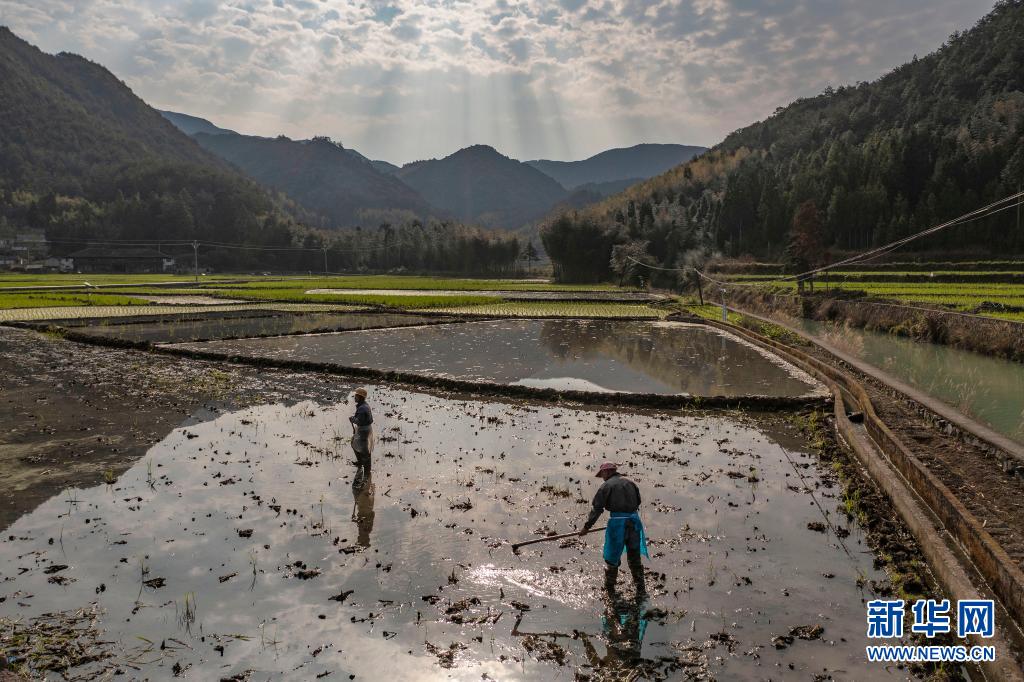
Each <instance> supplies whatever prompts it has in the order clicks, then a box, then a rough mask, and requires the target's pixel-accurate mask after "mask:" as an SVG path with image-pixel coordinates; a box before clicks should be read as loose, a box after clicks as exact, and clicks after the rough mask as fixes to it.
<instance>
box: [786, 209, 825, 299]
mask: <svg viewBox="0 0 1024 682" xmlns="http://www.w3.org/2000/svg"><path fill="white" fill-rule="evenodd" d="M825 259H826V249H825V230H824V227H823V226H822V222H821V213H820V212H819V211H818V205H817V204H816V203H814V201H813V200H810V201H805V202H804V203H802V204H800V206H798V207H797V209H796V215H795V216H793V227H792V228H791V229H790V231H789V241H788V242H787V244H786V269H787V270H788V271H790V272H792V273H793V274H802V273H804V272H807V271H808V270H812V269H813V268H816V267H818V266H820V265H823V264H824V263H825ZM812 277H813V276H812ZM808 279H810V280H811V291H814V280H813V279H811V278H808ZM797 288H798V290H799V291H800V292H801V293H803V289H804V280H803V279H798V280H797Z"/></svg>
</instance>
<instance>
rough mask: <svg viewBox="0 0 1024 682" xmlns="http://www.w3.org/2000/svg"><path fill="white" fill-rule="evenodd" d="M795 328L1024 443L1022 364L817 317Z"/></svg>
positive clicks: (795, 322)
mask: <svg viewBox="0 0 1024 682" xmlns="http://www.w3.org/2000/svg"><path fill="white" fill-rule="evenodd" d="M793 323H794V324H795V325H796V326H797V327H798V328H800V329H802V330H803V331H805V332H807V333H809V334H810V335H811V336H814V337H816V338H820V339H822V340H823V341H826V342H828V343H829V344H831V345H833V346H835V347H836V348H838V349H840V350H842V351H844V352H846V353H849V354H850V355H852V356H854V357H856V358H859V359H861V360H863V361H865V362H867V363H868V364H871V365H874V366H875V367H878V368H879V369H881V370H884V371H885V372H887V373H888V374H891V375H892V376H894V377H896V378H897V379H899V380H900V381H903V382H905V383H907V384H909V385H910V386H913V387H914V388H916V389H918V390H919V391H921V392H922V393H926V394H928V395H930V396H933V397H935V398H938V399H939V400H941V401H943V402H945V403H946V404H947V405H950V406H952V407H955V408H957V409H958V410H960V411H961V412H963V413H965V414H968V415H970V416H972V417H974V418H975V419H977V420H978V421H980V422H982V423H984V424H986V425H987V426H989V427H991V428H992V429H993V430H995V431H998V432H999V433H1001V434H1003V435H1005V436H1008V437H1010V438H1013V439H1014V440H1016V441H1018V442H1024V363H1020V362H1012V361H1010V360H1004V359H1002V358H996V357H991V356H988V355H982V354H980V353H975V352H972V351H968V350H961V349H959V348H953V347H952V346H946V345H941V344H936V343H925V342H920V341H914V340H912V339H908V338H905V337H902V336H896V335H893V334H883V333H880V332H872V331H866V330H864V329H856V328H851V327H847V326H846V325H837V324H831V323H824V322H817V321H815V320H803V319H800V320H795V321H794V322H793Z"/></svg>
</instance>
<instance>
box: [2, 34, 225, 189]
mask: <svg viewBox="0 0 1024 682" xmlns="http://www.w3.org/2000/svg"><path fill="white" fill-rule="evenodd" d="M0 150H2V158H3V163H2V164H0V180H2V181H3V182H4V183H5V185H7V186H11V185H12V184H16V185H17V186H18V187H19V188H22V189H33V190H42V191H45V190H50V189H63V186H65V185H67V186H68V187H70V188H75V187H76V186H77V185H78V184H79V183H80V178H81V177H82V176H85V175H88V174H91V173H93V172H95V170H96V167H97V165H98V166H100V167H101V168H111V167H117V166H121V165H124V164H126V163H131V162H138V161H141V160H144V159H155V158H159V159H162V160H165V161H176V162H189V163H201V164H210V165H215V166H222V165H223V164H220V163H218V162H217V161H215V159H214V157H212V156H210V155H209V154H207V153H205V152H203V151H202V149H200V148H199V146H198V145H196V144H195V143H193V142H192V141H191V140H190V139H188V138H187V137H184V136H183V135H181V133H180V132H179V131H178V130H177V129H176V128H175V127H174V126H172V125H171V124H170V123H168V122H167V121H165V120H164V119H163V117H162V116H160V114H159V113H157V112H156V111H155V110H153V109H151V108H150V107H149V106H147V105H146V103H145V102H143V101H142V100H140V99H138V98H137V97H136V96H135V95H134V94H133V93H132V92H131V90H129V89H128V87H127V86H126V85H125V84H124V83H122V82H121V81H120V80H118V79H117V78H116V77H115V76H114V75H113V74H112V73H110V72H109V71H107V70H106V69H104V68H103V67H101V66H99V65H98V64H95V63H93V62H90V61H89V60H87V59H84V58H83V57H79V56H77V55H73V54H68V53H60V54H58V55H48V54H45V53H43V52H41V51H40V50H38V49H37V48H36V47H34V46H32V45H30V44H29V43H27V42H25V41H24V40H22V39H21V38H19V37H18V36H16V35H14V34H13V33H12V32H11V31H10V30H9V29H7V28H6V27H0Z"/></svg>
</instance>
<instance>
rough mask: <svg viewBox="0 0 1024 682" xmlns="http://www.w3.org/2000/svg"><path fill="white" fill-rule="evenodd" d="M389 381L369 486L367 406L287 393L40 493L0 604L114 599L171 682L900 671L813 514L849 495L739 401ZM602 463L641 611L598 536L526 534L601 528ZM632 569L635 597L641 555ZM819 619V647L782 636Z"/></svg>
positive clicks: (120, 632)
mask: <svg viewBox="0 0 1024 682" xmlns="http://www.w3.org/2000/svg"><path fill="white" fill-rule="evenodd" d="M370 395H371V397H370V400H371V404H372V405H373V409H374V412H375V415H376V426H377V428H378V430H379V431H378V436H379V443H378V446H377V450H376V452H375V453H374V458H375V466H374V471H373V475H372V477H371V478H361V477H359V478H357V477H354V476H353V471H354V470H353V468H352V466H351V465H350V464H349V460H350V459H351V450H350V449H349V446H348V436H349V428H348V421H347V417H348V415H349V414H351V412H352V409H353V406H352V405H351V404H344V403H342V404H333V405H318V404H314V403H309V402H306V403H299V404H295V405H283V404H274V405H267V406H263V407H257V408H252V409H248V410H243V411H240V412H235V413H231V414H226V415H223V416H221V417H220V418H218V419H215V420H213V421H207V422H203V423H195V424H189V425H187V426H184V427H182V428H179V429H177V430H175V431H174V432H172V433H171V434H170V435H168V436H167V437H166V438H165V439H164V440H163V441H162V442H161V443H159V444H158V445H156V446H154V447H153V448H152V449H151V450H150V452H149V453H148V454H147V455H146V457H145V458H144V459H143V460H141V461H140V462H139V463H138V464H136V465H135V466H134V467H133V468H132V469H130V470H129V471H127V472H126V473H125V474H123V475H122V476H121V477H120V479H119V480H118V481H117V482H116V483H114V484H112V485H102V486H98V487H96V488H91V489H86V490H79V491H75V492H74V494H73V495H61V496H58V497H55V498H54V499H52V500H50V501H49V502H46V503H45V504H43V505H41V506H40V507H39V508H38V509H37V510H35V511H34V512H32V513H30V514H27V515H26V516H24V517H23V518H22V519H20V520H19V521H17V522H16V523H15V524H14V525H13V526H12V527H11V528H10V529H9V535H10V537H11V538H12V539H11V540H10V541H8V542H5V543H4V545H3V547H2V548H0V576H2V578H3V583H2V584H3V588H2V589H3V594H4V596H5V597H6V599H5V601H3V602H2V603H0V615H3V616H14V615H19V616H21V617H24V618H31V617H32V616H34V615H38V614H41V613H44V612H48V611H54V610H59V609H68V608H72V607H77V606H82V605H86V604H88V603H90V602H93V601H96V602H99V605H100V607H101V609H102V612H103V616H102V617H101V621H100V627H101V628H102V629H103V630H104V631H105V635H104V636H105V638H106V639H108V640H110V641H112V642H115V643H116V647H115V648H116V649H117V651H116V655H117V656H118V657H119V658H118V659H117V660H120V661H130V662H131V664H132V665H135V666H137V667H138V670H135V671H133V672H132V674H133V675H136V674H137V676H139V677H151V678H153V677H169V676H170V675H171V671H172V669H174V668H175V666H178V667H177V668H176V669H177V670H189V675H191V676H194V677H196V679H219V678H221V677H227V676H229V675H234V674H239V673H242V672H244V671H247V670H254V671H257V672H258V673H259V679H284V680H287V679H315V678H316V676H317V675H320V674H322V673H327V672H331V671H333V672H334V673H335V674H337V675H338V677H340V678H342V679H345V678H346V677H347V676H348V675H349V674H352V675H355V676H356V679H361V678H362V679H409V680H419V679H423V680H427V679H446V678H454V679H467V680H470V679H472V680H479V679H481V676H482V675H483V674H484V673H486V674H487V675H489V676H490V677H491V678H494V679H551V678H552V677H553V676H556V675H562V676H566V675H569V674H571V670H572V669H574V668H575V669H577V670H579V671H581V672H583V673H587V674H595V673H596V674H604V675H605V676H610V677H612V678H615V677H616V676H619V675H626V674H628V673H629V671H630V670H639V669H641V668H642V669H644V670H653V671H655V672H654V673H652V674H653V675H654V676H655V677H657V676H668V677H671V678H685V677H687V676H700V675H710V676H715V677H719V678H723V679H724V678H728V679H763V678H765V677H775V678H782V677H788V676H790V675H797V674H798V675H803V676H804V677H807V676H810V675H811V674H812V673H820V672H823V671H826V672H828V671H831V672H832V673H833V674H835V675H836V676H838V677H846V678H849V679H866V678H867V677H872V678H877V677H879V676H885V675H887V674H889V673H888V672H887V671H886V670H885V669H884V668H882V667H879V666H869V665H868V664H867V663H865V662H864V661H863V655H864V649H863V646H864V644H865V640H864V610H863V606H862V602H861V600H862V598H863V597H864V596H865V595H864V594H862V592H861V590H860V588H859V587H858V579H861V580H863V579H864V578H873V579H881V578H882V576H881V575H880V574H878V573H877V572H875V571H874V570H873V569H872V567H871V555H870V553H868V552H865V551H864V549H865V548H864V547H863V546H862V545H860V544H859V541H858V537H859V534H858V533H857V532H856V529H853V530H854V532H853V534H852V535H851V536H849V537H846V538H845V539H844V540H841V539H839V538H837V537H836V536H835V535H833V534H832V533H831V532H830V533H827V534H823V533H818V532H813V531H811V530H808V529H807V524H808V523H811V522H815V521H817V522H821V521H822V520H823V519H822V516H821V513H820V512H819V511H818V509H817V507H816V506H815V505H814V504H812V500H811V497H810V494H809V492H808V489H807V488H805V487H804V484H805V483H806V484H807V485H808V486H810V487H811V488H814V489H816V493H815V494H816V495H817V497H818V499H819V500H820V501H822V502H823V506H824V508H825V509H826V510H828V511H829V513H830V517H831V518H830V519H829V523H833V524H836V525H845V524H840V523H839V519H840V514H839V504H838V503H837V501H836V500H835V499H832V497H831V496H832V492H833V490H834V491H835V492H836V493H837V492H838V487H836V488H832V487H831V483H830V481H829V480H828V479H827V478H822V474H821V473H820V472H818V470H817V469H816V468H815V467H814V466H810V467H808V468H806V469H804V468H803V467H804V465H807V464H808V463H809V461H810V460H809V457H810V456H809V455H806V454H805V453H803V452H801V451H800V447H801V446H800V441H799V440H797V439H796V438H794V437H793V436H792V435H789V434H787V433H786V432H784V431H781V430H778V429H772V428H767V427H766V426H765V425H764V424H763V423H761V422H755V421H752V420H750V419H742V420H741V419H738V418H734V417H729V416H679V415H669V414H661V413H655V412H614V411H596V410H577V409H568V408H565V407H552V406H540V407H538V406H530V405H524V404H507V403H501V402H473V401H462V400H450V399H444V398H441V397H436V396H432V395H425V394H419V393H412V392H404V391H397V390H388V389H382V388H381V389H377V388H373V387H371V394H370ZM784 446H785V447H786V448H788V450H790V451H795V452H793V453H791V456H792V457H794V458H795V460H796V462H797V463H798V466H797V467H796V468H794V467H792V466H791V465H790V463H789V461H788V460H787V458H786V456H785V452H784V451H783V447H784ZM603 459H611V460H617V461H619V462H622V463H623V470H624V472H625V473H626V474H628V475H629V476H630V477H631V478H633V479H634V480H635V481H636V482H637V483H638V485H639V486H640V488H641V491H642V493H643V497H644V504H643V507H642V513H643V517H644V521H645V524H646V526H647V532H648V536H649V538H650V552H651V557H652V559H651V561H650V562H646V563H647V568H648V571H649V574H648V580H649V588H650V589H651V591H652V595H653V596H652V598H651V600H650V601H649V602H648V603H646V604H645V605H643V606H642V607H640V608H635V607H632V606H630V605H629V603H628V602H619V603H617V604H611V605H608V604H606V603H605V601H604V600H603V599H602V592H601V589H600V586H601V582H602V580H603V571H602V566H603V562H602V560H601V555H600V548H601V540H600V536H599V535H595V536H590V537H589V538H588V539H587V540H586V541H583V542H581V541H579V540H576V539H572V540H569V541H565V542H563V543H561V546H559V543H552V544H549V545H539V546H535V547H532V548H530V549H528V550H524V551H523V553H522V556H520V557H516V556H514V555H513V554H512V553H511V551H510V548H509V547H508V543H509V542H515V541H517V540H520V539H528V538H531V537H539V536H540V534H544V533H549V532H565V531H569V530H572V529H573V528H574V527H576V526H577V525H578V524H579V523H581V522H582V520H583V518H584V516H585V514H586V511H587V508H588V502H589V499H590V497H591V496H592V494H593V492H594V491H595V490H596V488H597V485H598V483H599V482H598V481H597V480H596V479H595V478H593V468H594V465H595V464H596V463H597V462H599V461H600V460H603ZM798 472H799V473H798ZM800 473H802V474H803V476H804V479H805V480H802V479H801V478H800V475H799V474H800ZM71 500H74V501H73V502H72V501H71ZM58 531H59V532H60V533H61V542H60V543H56V542H55V543H52V544H51V543H50V542H49V540H50V539H51V538H56V537H57V535H58ZM56 565H67V566H68V568H67V569H64V570H61V571H60V573H59V575H61V576H62V580H61V583H62V584H56V583H55V582H54V581H52V580H49V578H51V577H52V576H53V574H52V573H48V572H47V569H48V568H50V567H53V566H56ZM860 584H863V582H861V583H860ZM101 586H102V589H101ZM620 586H621V587H622V591H623V593H624V594H625V596H627V597H628V596H629V594H630V593H631V589H632V588H631V587H630V586H629V575H628V571H627V570H625V567H624V568H623V571H622V575H621V576H620ZM805 625H808V626H809V625H821V626H823V627H824V633H823V635H822V637H821V639H820V640H812V641H802V640H799V639H797V640H796V641H795V643H793V644H792V645H790V646H789V647H787V648H785V649H781V650H780V649H776V648H775V647H774V646H773V645H772V640H773V638H774V637H775V636H776V635H785V634H787V633H789V631H790V630H791V629H792V628H794V627H797V626H805ZM140 637H142V638H145V639H144V640H143V639H139V638H140ZM147 642H148V643H147ZM158 645H159V646H158ZM562 665H564V666H566V668H564V669H563V668H562ZM643 666H648V667H646V668H643ZM790 666H792V669H791V668H790ZM794 671H795V672H794ZM894 672H898V671H894ZM339 673H340V674H339Z"/></svg>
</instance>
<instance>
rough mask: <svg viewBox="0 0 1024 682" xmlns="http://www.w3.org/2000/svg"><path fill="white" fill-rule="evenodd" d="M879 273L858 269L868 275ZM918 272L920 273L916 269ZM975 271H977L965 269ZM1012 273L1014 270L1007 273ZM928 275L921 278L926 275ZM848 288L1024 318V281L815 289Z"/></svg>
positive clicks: (770, 286) (782, 284)
mask: <svg viewBox="0 0 1024 682" xmlns="http://www.w3.org/2000/svg"><path fill="white" fill-rule="evenodd" d="M873 274H878V273H859V275H861V276H864V277H867V276H870V275H873ZM913 274H916V275H918V276H920V275H921V273H913ZM966 274H975V273H966ZM1005 274H1007V275H1012V274H1014V273H1005ZM926 278H927V276H924V277H919V278H918V279H926ZM728 281H732V282H736V283H737V285H741V286H751V287H759V288H765V289H767V290H772V291H779V292H786V293H789V292H795V291H796V289H797V285H796V282H794V281H783V280H781V278H772V279H765V278H755V277H752V276H733V277H728ZM826 288H827V289H828V290H837V289H838V290H846V291H851V292H854V291H856V292H864V294H866V295H867V296H868V297H869V298H870V299H872V300H877V301H891V302H895V303H901V304H907V305H924V306H929V307H937V308H944V309H948V310H954V311H957V312H962V313H972V314H977V315H984V316H988V317H997V318H1001V319H1009V320H1018V321H1022V322H1024V281H1007V282H930V281H909V280H908V281H906V282H891V281H870V280H856V281H838V282H837V281H836V279H834V278H830V281H829V282H828V283H827V285H826V283H825V282H824V281H823V280H818V281H817V282H816V283H815V290H822V289H826Z"/></svg>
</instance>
